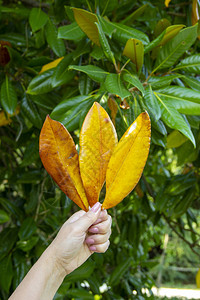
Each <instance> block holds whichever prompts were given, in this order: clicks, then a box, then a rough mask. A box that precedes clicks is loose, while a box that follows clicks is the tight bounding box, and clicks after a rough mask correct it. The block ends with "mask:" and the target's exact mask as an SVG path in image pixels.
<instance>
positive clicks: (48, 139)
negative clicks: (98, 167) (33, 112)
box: [39, 116, 88, 210]
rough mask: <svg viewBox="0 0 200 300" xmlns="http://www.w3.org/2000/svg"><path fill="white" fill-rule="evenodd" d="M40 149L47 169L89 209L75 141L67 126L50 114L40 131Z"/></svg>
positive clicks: (72, 197) (72, 198) (71, 196)
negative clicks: (52, 117)
mask: <svg viewBox="0 0 200 300" xmlns="http://www.w3.org/2000/svg"><path fill="white" fill-rule="evenodd" d="M39 149H40V158H41V160H42V163H43V165H44V167H45V169H46V170H47V172H48V173H49V175H51V177H52V178H53V179H54V181H55V182H56V183H57V184H58V186H59V187H60V189H61V190H62V191H63V192H64V193H65V194H66V195H67V196H68V197H69V198H70V199H71V200H73V201H74V202H75V203H76V204H77V205H78V206H79V207H80V208H81V209H84V210H88V201H87V198H86V195H85V191H84V188H83V184H82V180H81V177H80V171H79V162H78V153H77V150H76V146H75V144H74V141H73V139H72V137H71V135H70V134H69V132H68V131H67V130H66V128H65V127H64V126H63V125H62V124H61V123H59V122H57V121H54V120H52V119H51V118H50V117H49V116H47V118H46V120H45V122H44V125H43V127H42V130H41V133H40V143H39Z"/></svg>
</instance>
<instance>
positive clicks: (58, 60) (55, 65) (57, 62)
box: [39, 56, 64, 74]
mask: <svg viewBox="0 0 200 300" xmlns="http://www.w3.org/2000/svg"><path fill="white" fill-rule="evenodd" d="M63 58H64V56H62V57H59V58H57V59H55V60H54V61H52V62H50V63H48V64H46V65H44V66H43V67H42V69H41V71H40V72H39V74H41V73H43V72H44V71H47V70H50V69H53V68H55V67H57V65H58V64H59V62H60V61H61V60H62V59H63Z"/></svg>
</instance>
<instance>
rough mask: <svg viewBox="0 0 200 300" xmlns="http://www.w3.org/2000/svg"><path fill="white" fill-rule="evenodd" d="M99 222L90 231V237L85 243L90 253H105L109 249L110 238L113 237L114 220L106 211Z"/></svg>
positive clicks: (102, 213) (101, 214) (100, 216)
mask: <svg viewBox="0 0 200 300" xmlns="http://www.w3.org/2000/svg"><path fill="white" fill-rule="evenodd" d="M98 219H99V221H98V220H97V221H96V222H95V223H94V224H93V225H92V226H91V227H90V228H89V230H88V233H89V235H88V236H87V238H86V240H85V242H86V244H87V245H88V247H89V249H90V251H92V252H98V253H104V252H105V251H106V250H107V249H108V247H109V244H110V242H109V238H110V235H111V224H112V218H111V216H110V215H108V213H107V211H106V210H104V211H102V212H101V213H100V215H99V218H98Z"/></svg>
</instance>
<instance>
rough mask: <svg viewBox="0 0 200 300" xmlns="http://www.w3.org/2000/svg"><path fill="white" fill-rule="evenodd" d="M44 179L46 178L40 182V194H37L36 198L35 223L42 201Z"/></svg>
mask: <svg viewBox="0 0 200 300" xmlns="http://www.w3.org/2000/svg"><path fill="white" fill-rule="evenodd" d="M46 178H47V177H45V178H44V180H43V181H42V184H41V190H40V194H39V197H38V205H37V209H36V214H35V221H37V219H38V216H39V210H40V204H41V201H42V196H43V191H44V184H45V181H46Z"/></svg>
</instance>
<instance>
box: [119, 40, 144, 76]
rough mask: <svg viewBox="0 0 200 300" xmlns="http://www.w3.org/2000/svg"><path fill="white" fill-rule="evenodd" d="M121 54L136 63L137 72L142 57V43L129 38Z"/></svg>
mask: <svg viewBox="0 0 200 300" xmlns="http://www.w3.org/2000/svg"><path fill="white" fill-rule="evenodd" d="M123 55H125V56H127V57H128V58H130V59H131V61H132V62H133V63H134V64H135V65H136V70H137V72H139V70H140V69H141V67H142V65H143V59H144V46H143V43H142V42H141V41H139V40H137V39H129V40H128V41H127V42H126V45H125V48H124V51H123Z"/></svg>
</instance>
